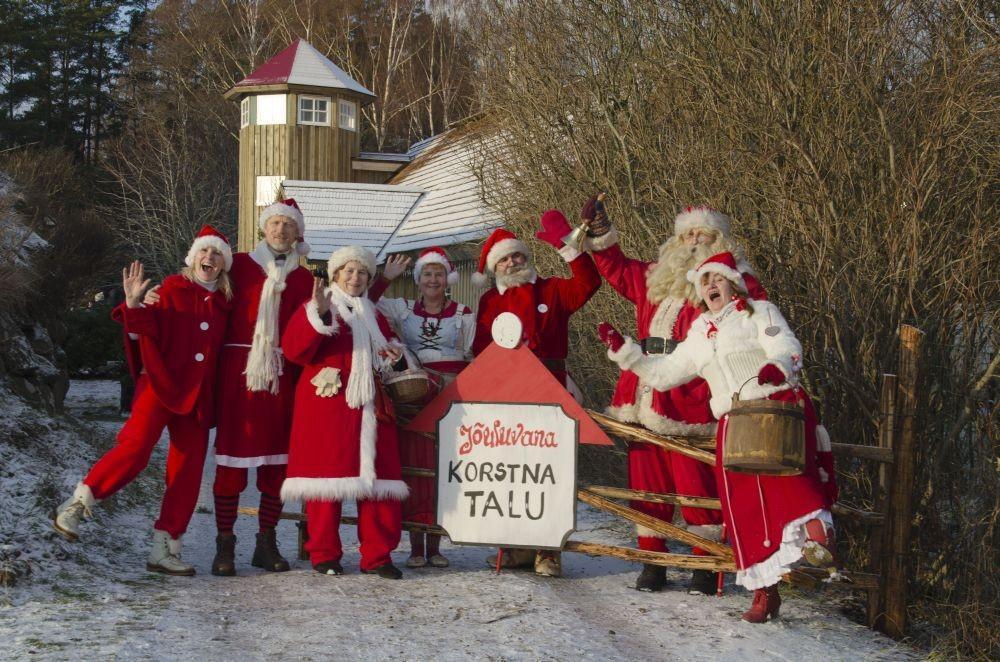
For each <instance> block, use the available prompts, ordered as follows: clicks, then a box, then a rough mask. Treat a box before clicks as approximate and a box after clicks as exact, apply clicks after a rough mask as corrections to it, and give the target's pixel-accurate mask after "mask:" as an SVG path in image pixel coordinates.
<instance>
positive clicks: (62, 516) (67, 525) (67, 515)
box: [52, 483, 97, 542]
mask: <svg viewBox="0 0 1000 662" xmlns="http://www.w3.org/2000/svg"><path fill="white" fill-rule="evenodd" d="M96 505H97V500H96V499H95V498H94V493H93V492H91V491H90V488H89V487H87V486H86V485H84V484H83V483H77V485H76V490H74V492H73V496H71V497H70V498H68V499H66V500H65V501H63V502H62V504H61V505H60V506H59V509H58V510H57V511H56V516H55V519H53V520H52V526H53V528H55V530H56V531H57V532H58V533H59V535H61V536H62V537H63V538H66V539H67V540H69V541H71V542H76V541H77V540H79V539H80V531H79V528H80V522H81V521H82V520H84V519H89V518H90V517H92V513H91V510H90V509H91V508H93V507H94V506H96Z"/></svg>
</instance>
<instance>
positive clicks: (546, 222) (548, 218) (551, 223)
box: [535, 209, 573, 250]
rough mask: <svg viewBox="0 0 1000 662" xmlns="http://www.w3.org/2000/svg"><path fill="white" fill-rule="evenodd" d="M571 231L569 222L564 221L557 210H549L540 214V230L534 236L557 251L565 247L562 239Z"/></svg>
mask: <svg viewBox="0 0 1000 662" xmlns="http://www.w3.org/2000/svg"><path fill="white" fill-rule="evenodd" d="M572 231H573V228H571V227H570V225H569V221H567V220H566V217H565V216H563V213H562V212H561V211H559V210H558V209H550V210H548V211H547V212H545V213H544V214H542V229H541V231H540V232H538V233H537V234H536V235H535V236H536V237H538V239H540V240H541V241H544V242H545V243H547V244H551V245H552V246H553V247H555V249H556V250H559V249H560V248H562V247H563V246H565V244H564V243H563V237H565V236H566V235H568V234H569V233H570V232H572Z"/></svg>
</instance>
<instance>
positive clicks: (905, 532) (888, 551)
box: [876, 325, 924, 639]
mask: <svg viewBox="0 0 1000 662" xmlns="http://www.w3.org/2000/svg"><path fill="white" fill-rule="evenodd" d="M923 339H924V334H923V332H922V331H920V330H919V329H917V328H916V327H912V326H909V325H903V326H901V327H900V329H899V341H900V348H899V377H898V382H897V388H898V393H897V398H898V403H899V405H898V411H899V420H898V429H899V434H898V435H897V438H896V439H895V445H896V449H895V454H896V462H895V464H894V465H893V471H892V483H891V484H890V485H889V503H888V509H887V512H886V527H885V529H884V533H885V536H884V538H883V547H882V549H883V554H882V558H883V565H882V572H881V575H882V577H883V583H882V586H881V596H882V597H881V602H882V605H883V606H884V609H883V613H882V614H881V618H878V619H876V620H877V625H878V626H879V629H881V630H882V631H883V632H885V633H886V634H887V635H889V636H890V637H892V638H893V639H900V638H902V637H903V635H904V634H905V632H906V602H907V589H908V585H909V583H908V581H907V580H908V575H909V557H910V555H911V554H912V553H913V550H911V549H910V531H911V528H912V526H913V487H914V482H915V471H916V463H917V448H916V446H917V408H918V406H919V396H918V393H919V388H920V350H921V345H922V344H923Z"/></svg>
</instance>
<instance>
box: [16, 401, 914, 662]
mask: <svg viewBox="0 0 1000 662" xmlns="http://www.w3.org/2000/svg"><path fill="white" fill-rule="evenodd" d="M117 397H118V386H117V383H116V382H74V383H73V384H72V387H71V389H70V392H69V398H68V403H67V406H68V407H69V408H70V410H71V411H72V413H74V414H76V415H77V416H79V417H82V418H85V419H86V420H87V423H86V426H87V427H88V428H89V429H90V430H93V431H96V434H97V435H99V437H100V439H99V443H98V444H96V448H95V445H94V444H89V445H88V444H82V443H75V442H74V437H73V434H74V433H73V429H72V428H67V429H65V430H53V431H52V432H51V434H50V437H51V438H52V439H54V441H53V442H52V446H53V448H52V449H51V451H52V452H53V453H56V454H58V455H59V457H60V458H63V459H65V458H66V454H69V455H70V456H71V457H70V458H69V459H68V460H67V461H66V462H64V463H63V464H61V465H60V466H61V467H62V468H61V469H60V470H59V471H52V472H51V474H52V475H49V476H41V475H38V472H43V473H44V472H45V468H44V467H42V468H40V469H35V470H34V471H35V474H33V475H34V478H33V480H34V483H32V482H31V481H29V480H27V479H25V478H24V472H29V473H30V471H31V469H30V468H29V467H27V466H24V465H23V464H22V465H19V464H17V462H16V461H15V460H16V455H12V454H10V453H3V451H4V446H3V444H2V443H0V459H2V460H4V464H3V465H2V467H0V494H3V493H6V496H5V497H4V498H3V499H2V500H0V505H6V506H11V505H12V504H21V505H22V507H21V508H19V509H20V510H22V516H21V517H12V516H10V514H8V513H2V512H0V525H2V526H3V527H4V528H3V529H2V530H0V534H2V537H0V553H3V552H4V551H5V550H6V553H7V555H8V557H9V558H17V559H19V562H20V563H22V565H23V564H27V565H29V566H30V568H31V571H32V572H31V575H30V576H28V577H27V578H22V579H21V580H20V581H18V583H17V584H15V585H14V586H13V587H12V588H8V589H5V592H4V593H0V659H28V658H29V657H30V659H80V658H87V659H95V658H98V657H101V658H103V657H114V658H126V659H135V658H143V659H145V658H154V659H169V660H172V659H178V660H180V659H184V660H231V659H240V660H256V659H265V658H273V657H279V656H280V657H282V658H286V659H287V658H294V659H326V658H332V657H337V658H345V659H365V660H368V659H371V660H377V659H386V658H389V659H442V660H451V659H468V658H474V659H488V660H518V659H529V660H536V659H578V658H583V659H634V660H690V661H694V660H755V659H783V660H798V661H801V660H820V659H822V660H898V659H916V658H917V657H918V655H917V654H916V653H915V652H914V651H912V650H910V649H908V648H906V647H904V646H901V645H899V644H896V643H895V642H893V641H891V640H889V639H887V638H885V637H883V636H881V635H878V634H876V633H874V632H872V631H870V630H868V629H867V628H865V627H863V626H861V625H858V624H856V623H853V622H851V621H849V620H847V619H846V618H845V617H843V616H842V615H841V614H840V613H839V612H838V610H837V607H836V605H835V604H833V602H832V600H830V599H829V596H827V595H824V594H800V593H796V592H795V591H794V590H792V589H783V595H784V599H785V602H784V604H783V605H782V608H781V612H782V615H781V618H780V619H779V620H777V621H775V622H771V623H768V624H765V625H750V624H747V623H744V622H742V621H740V620H739V614H740V613H741V612H742V611H743V610H744V609H745V608H746V607H747V606H748V603H749V596H748V594H747V593H745V592H743V591H742V590H740V589H735V588H732V587H728V589H727V594H726V595H725V596H724V597H722V598H714V597H693V596H689V595H687V594H686V592H684V591H683V590H682V589H683V588H684V587H685V584H686V579H687V576H686V574H685V573H681V572H679V571H671V572H670V573H669V576H670V578H671V579H672V580H673V582H674V584H673V586H672V587H671V588H669V589H668V590H666V591H665V592H663V593H659V594H645V593H638V592H636V591H635V590H633V588H632V586H633V583H634V581H635V576H636V571H637V567H636V566H634V565H633V564H629V563H626V562H623V561H618V560H614V559H606V558H590V557H587V556H583V555H579V554H565V555H564V561H563V564H564V569H565V574H566V576H565V577H564V578H562V579H544V578H540V577H536V576H535V575H534V574H532V573H523V572H504V573H502V574H500V575H497V574H495V573H494V572H492V571H491V570H490V569H488V568H487V567H486V566H485V564H484V562H483V560H484V558H485V556H486V555H487V554H488V550H484V549H482V548H472V547H451V546H447V545H446V546H445V548H444V553H445V554H446V555H447V556H448V557H449V558H450V559H451V561H452V566H451V567H450V568H448V569H445V570H437V569H421V570H407V571H405V576H404V579H403V580H402V581H397V582H392V581H387V580H383V579H379V578H377V577H374V576H369V575H361V574H359V573H358V571H357V564H358V551H357V538H356V537H355V535H354V534H355V530H354V528H353V527H346V526H345V527H344V529H345V534H346V535H345V536H344V539H345V548H346V555H345V558H344V565H345V567H346V568H347V570H348V574H347V575H344V576H341V577H328V576H322V575H318V574H316V573H315V572H313V571H312V569H311V568H310V566H309V564H308V562H307V561H297V560H294V561H293V569H292V571H291V572H288V573H279V574H269V573H265V572H263V571H260V570H257V569H255V568H251V567H250V564H249V562H250V556H251V553H252V549H253V534H254V532H255V531H256V522H255V520H254V519H252V518H247V517H242V518H241V520H240V521H239V522H238V523H237V536H238V537H239V544H238V559H237V560H238V564H239V568H238V571H239V576H238V577H235V578H219V577H213V576H212V575H211V574H209V572H208V569H209V566H210V564H211V560H212V556H213V553H214V537H215V526H214V520H213V517H212V515H211V509H212V502H211V489H210V487H211V477H212V475H213V468H212V466H211V463H210V462H209V463H208V466H206V471H205V479H204V482H203V485H202V494H201V502H200V505H199V512H198V513H196V514H195V516H194V520H193V522H192V525H191V529H190V531H189V533H188V535H187V536H186V538H185V541H184V542H185V552H184V557H185V559H187V560H189V561H191V562H193V563H194V564H195V565H196V567H197V568H198V573H199V574H198V575H197V576H196V577H190V578H188V577H165V576H162V575H156V574H152V573H148V572H146V570H145V554H146V551H147V545H148V541H149V538H150V527H151V523H152V521H153V519H154V517H155V514H156V508H157V505H158V498H157V497H158V490H159V489H160V481H161V476H162V468H163V461H164V457H165V453H164V449H163V446H165V443H161V445H160V448H158V449H157V451H156V452H155V454H154V458H153V462H152V464H151V466H150V468H149V469H148V470H147V471H146V472H145V473H144V474H143V476H142V477H141V478H140V479H139V480H137V481H136V482H135V483H134V484H133V485H131V486H129V487H128V488H126V489H125V490H124V491H123V492H122V493H121V494H119V495H117V496H116V497H114V498H112V499H110V500H109V502H108V503H106V504H101V505H100V506H98V512H97V516H96V518H95V520H93V521H91V522H89V523H87V524H85V525H84V527H85V528H84V530H83V539H82V541H81V542H80V543H77V544H71V543H68V542H65V541H63V540H62V539H61V538H59V537H57V536H56V535H55V534H54V533H51V532H50V531H49V529H48V516H49V513H48V510H47V509H49V508H51V507H53V506H54V505H55V504H56V503H57V502H58V501H59V500H61V499H62V498H64V497H65V495H66V494H68V493H69V492H70V491H71V489H72V486H73V483H74V482H75V480H76V479H77V478H78V477H79V476H78V475H75V474H79V473H81V472H82V471H84V470H85V469H86V467H87V465H88V463H89V462H92V461H93V460H94V459H95V457H94V454H95V453H96V452H99V449H100V448H101V447H105V448H106V447H107V446H108V445H110V444H111V443H113V437H114V434H115V432H116V431H117V429H118V427H119V426H120V424H121V421H120V419H116V418H115V415H114V414H115V408H116V403H117ZM2 413H4V414H5V415H6V414H9V413H11V412H10V410H9V409H8V410H4V411H3V412H2ZM74 449H75V450H76V451H77V453H78V454H79V457H77V456H73V455H72V454H73V452H74ZM55 464H58V463H55ZM46 478H47V479H48V480H50V481H51V482H54V483H56V485H55V487H56V489H55V492H58V494H52V495H49V496H47V497H46V498H45V499H37V501H38V503H36V504H35V505H31V504H32V503H34V502H35V499H34V497H33V496H32V495H30V494H24V493H23V492H24V490H25V489H26V488H27V487H29V486H30V485H32V484H45V479H46ZM15 497H16V498H15ZM257 499H258V497H257V495H256V494H251V493H250V492H249V491H248V493H246V494H245V495H244V499H243V505H251V506H256V505H257ZM579 521H580V526H581V529H582V530H581V531H580V532H579V533H577V534H575V536H574V537H575V538H577V539H584V540H593V541H600V542H613V543H619V544H621V543H624V544H628V540H629V535H628V531H627V529H626V528H624V527H623V526H622V525H621V524H619V523H618V522H614V521H613V520H611V519H609V518H607V517H606V516H605V515H603V514H600V513H598V512H596V511H593V510H590V509H588V508H585V507H584V508H582V509H581V511H580V513H579ZM8 528H9V530H8ZM279 537H280V545H281V548H282V549H283V550H284V551H285V552H286V556H288V557H289V558H290V560H291V559H293V558H294V556H295V554H294V549H295V545H296V529H295V527H294V526H293V525H292V524H291V523H289V522H282V524H281V525H280V527H279ZM407 552H408V549H407V542H406V536H405V535H404V541H403V543H402V544H401V545H400V548H399V550H398V551H397V553H396V561H397V564H399V565H400V566H402V562H403V561H404V560H405V558H406V556H407Z"/></svg>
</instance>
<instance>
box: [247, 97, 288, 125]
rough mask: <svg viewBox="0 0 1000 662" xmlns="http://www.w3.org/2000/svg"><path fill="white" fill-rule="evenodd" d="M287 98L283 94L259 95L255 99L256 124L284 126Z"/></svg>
mask: <svg viewBox="0 0 1000 662" xmlns="http://www.w3.org/2000/svg"><path fill="white" fill-rule="evenodd" d="M287 103H288V100H287V97H286V95H284V94H261V95H260V96H258V97H257V121H256V122H255V123H256V124H263V125H267V124H285V117H286V115H287V113H286V104H287Z"/></svg>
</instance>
